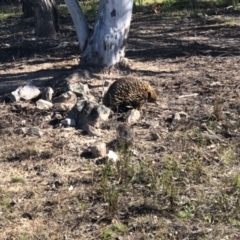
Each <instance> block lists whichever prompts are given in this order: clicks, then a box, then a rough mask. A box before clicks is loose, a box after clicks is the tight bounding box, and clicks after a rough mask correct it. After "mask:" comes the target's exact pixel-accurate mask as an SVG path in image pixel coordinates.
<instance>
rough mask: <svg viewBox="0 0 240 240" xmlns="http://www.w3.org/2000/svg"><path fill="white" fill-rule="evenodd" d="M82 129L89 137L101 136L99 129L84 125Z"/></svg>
mask: <svg viewBox="0 0 240 240" xmlns="http://www.w3.org/2000/svg"><path fill="white" fill-rule="evenodd" d="M82 129H83V131H85V132H87V133H88V135H89V136H90V137H94V136H97V137H100V136H101V135H102V133H101V131H100V129H96V128H95V127H93V126H91V125H88V124H86V125H84V126H83V127H82Z"/></svg>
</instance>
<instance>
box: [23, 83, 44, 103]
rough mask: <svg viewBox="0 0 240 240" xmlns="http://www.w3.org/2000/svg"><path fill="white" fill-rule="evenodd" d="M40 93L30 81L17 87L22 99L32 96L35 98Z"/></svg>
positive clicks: (31, 97) (29, 98)
mask: <svg viewBox="0 0 240 240" xmlns="http://www.w3.org/2000/svg"><path fill="white" fill-rule="evenodd" d="M40 93H41V92H40V90H39V89H38V88H37V87H36V86H34V85H32V84H31V83H28V84H26V85H25V86H24V87H21V88H20V89H19V95H20V98H22V99H24V100H31V99H33V98H36V97H38V96H39V95H40Z"/></svg>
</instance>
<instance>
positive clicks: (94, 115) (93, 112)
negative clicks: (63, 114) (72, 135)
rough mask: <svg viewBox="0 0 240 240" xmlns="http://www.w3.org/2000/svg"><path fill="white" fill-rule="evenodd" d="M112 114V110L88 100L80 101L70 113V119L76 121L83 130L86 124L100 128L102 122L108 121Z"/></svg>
mask: <svg viewBox="0 0 240 240" xmlns="http://www.w3.org/2000/svg"><path fill="white" fill-rule="evenodd" d="M110 113H111V110H110V109H109V108H107V107H106V106H104V105H101V104H99V103H96V102H90V101H87V100H79V101H78V102H77V104H76V105H75V106H74V107H73V108H72V110H71V111H70V113H69V115H68V117H69V118H74V119H76V126H77V128H82V127H83V126H84V125H86V124H89V125H91V126H93V127H99V126H100V124H101V123H102V122H104V121H106V120H107V119H108V117H109V115H110Z"/></svg>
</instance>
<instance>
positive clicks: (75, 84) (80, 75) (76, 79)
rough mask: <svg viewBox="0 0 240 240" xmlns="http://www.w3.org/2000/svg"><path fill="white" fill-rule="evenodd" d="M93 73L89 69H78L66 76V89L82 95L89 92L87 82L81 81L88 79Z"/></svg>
mask: <svg viewBox="0 0 240 240" xmlns="http://www.w3.org/2000/svg"><path fill="white" fill-rule="evenodd" d="M92 77H93V75H92V74H91V73H90V72H89V71H87V70H78V71H76V72H74V73H72V74H71V75H69V76H68V77H67V78H66V80H65V81H66V85H65V86H66V87H65V89H66V91H72V92H74V93H75V94H76V95H77V96H79V97H82V96H84V95H88V94H89V88H88V85H87V84H83V83H81V81H86V80H87V79H91V78H92Z"/></svg>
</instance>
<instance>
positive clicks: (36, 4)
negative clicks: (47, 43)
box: [30, 0, 59, 37]
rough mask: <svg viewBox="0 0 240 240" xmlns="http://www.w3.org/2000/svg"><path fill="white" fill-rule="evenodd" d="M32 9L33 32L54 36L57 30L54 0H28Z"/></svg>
mask: <svg viewBox="0 0 240 240" xmlns="http://www.w3.org/2000/svg"><path fill="white" fill-rule="evenodd" d="M30 1H31V4H32V6H33V9H34V18H35V34H36V35H37V36H39V37H55V36H56V33H57V32H59V24H58V11H57V6H56V3H55V0H30Z"/></svg>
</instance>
